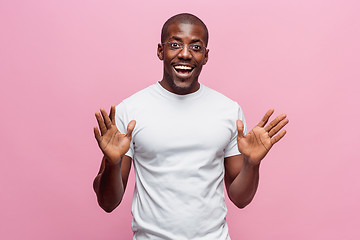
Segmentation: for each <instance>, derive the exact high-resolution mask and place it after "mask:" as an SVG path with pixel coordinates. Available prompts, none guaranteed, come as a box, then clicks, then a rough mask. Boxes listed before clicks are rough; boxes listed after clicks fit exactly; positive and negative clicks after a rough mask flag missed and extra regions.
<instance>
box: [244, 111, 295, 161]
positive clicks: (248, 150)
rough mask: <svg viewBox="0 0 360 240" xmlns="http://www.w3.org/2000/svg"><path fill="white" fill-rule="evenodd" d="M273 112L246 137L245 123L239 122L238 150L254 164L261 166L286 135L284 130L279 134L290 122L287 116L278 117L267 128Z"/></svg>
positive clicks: (268, 113)
mask: <svg viewBox="0 0 360 240" xmlns="http://www.w3.org/2000/svg"><path fill="white" fill-rule="evenodd" d="M273 112H274V111H273V110H269V111H268V112H267V113H266V114H265V116H264V117H263V119H262V120H261V121H260V122H259V124H258V125H257V126H255V127H254V128H253V129H252V130H251V131H250V132H249V133H248V134H246V135H244V134H243V127H244V126H243V123H242V122H241V121H240V120H239V121H238V137H237V141H238V148H239V151H240V152H241V153H242V154H243V155H244V157H245V158H246V159H247V160H248V161H250V163H252V164H259V163H260V162H261V160H262V159H263V158H264V157H265V156H266V154H267V153H268V152H269V150H270V149H271V147H272V146H273V145H274V144H275V143H276V142H278V141H279V140H280V139H281V138H282V137H283V136H284V135H285V133H286V131H285V130H283V131H281V132H280V133H279V134H277V133H278V132H279V131H280V130H281V129H282V128H283V127H284V126H285V125H286V124H287V123H288V122H289V121H288V119H286V115H285V114H283V115H280V116H278V117H277V118H275V119H274V120H273V121H272V122H271V123H269V124H268V125H267V126H265V125H266V123H267V122H268V120H269V118H270V116H271V115H272V114H273ZM276 134H277V135H276Z"/></svg>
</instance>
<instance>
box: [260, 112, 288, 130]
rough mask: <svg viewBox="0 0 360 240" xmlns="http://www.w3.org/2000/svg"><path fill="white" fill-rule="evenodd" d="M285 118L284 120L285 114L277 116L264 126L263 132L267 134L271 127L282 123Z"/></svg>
mask: <svg viewBox="0 0 360 240" xmlns="http://www.w3.org/2000/svg"><path fill="white" fill-rule="evenodd" d="M285 118H286V114H281V115H279V116H277V117H276V118H275V119H274V120H272V121H271V122H270V123H269V124H268V125H266V127H265V131H267V132H269V131H270V130H271V129H272V128H273V127H275V126H276V125H277V124H278V123H279V122H280V121H282V120H283V119H285Z"/></svg>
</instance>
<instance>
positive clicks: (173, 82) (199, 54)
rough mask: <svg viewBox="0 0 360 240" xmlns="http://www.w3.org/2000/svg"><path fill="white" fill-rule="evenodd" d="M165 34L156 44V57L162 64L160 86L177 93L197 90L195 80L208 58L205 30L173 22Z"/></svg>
mask: <svg viewBox="0 0 360 240" xmlns="http://www.w3.org/2000/svg"><path fill="white" fill-rule="evenodd" d="M167 33H168V34H167V37H166V40H165V42H164V43H163V44H159V45H158V57H159V59H160V60H163V61H164V76H163V79H162V81H161V85H162V86H163V87H164V88H165V89H167V90H168V91H170V92H173V93H176V94H188V93H193V92H195V91H197V90H198V89H199V86H200V85H199V82H198V77H199V75H200V72H201V69H202V66H203V65H205V64H206V62H207V59H208V51H209V50H208V49H206V48H205V42H204V39H205V30H204V28H203V27H202V26H201V25H199V24H190V23H173V24H171V25H170V26H169V27H168V31H167ZM179 46H180V47H179ZM181 46H184V47H183V48H182V49H181ZM201 47H202V48H201ZM198 49H202V50H201V51H198Z"/></svg>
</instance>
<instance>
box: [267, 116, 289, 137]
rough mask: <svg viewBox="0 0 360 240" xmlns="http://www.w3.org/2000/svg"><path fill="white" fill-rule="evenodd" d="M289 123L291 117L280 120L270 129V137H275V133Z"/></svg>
mask: <svg viewBox="0 0 360 240" xmlns="http://www.w3.org/2000/svg"><path fill="white" fill-rule="evenodd" d="M288 123H289V119H287V118H285V119H283V120H282V121H280V122H279V123H278V124H277V125H276V126H275V127H273V128H272V129H271V130H270V132H269V137H273V136H274V135H275V134H277V133H278V132H279V131H280V130H281V129H282V128H283V127H284V126H285V125H286V124H288Z"/></svg>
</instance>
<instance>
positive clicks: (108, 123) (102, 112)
mask: <svg viewBox="0 0 360 240" xmlns="http://www.w3.org/2000/svg"><path fill="white" fill-rule="evenodd" d="M100 112H101V115H102V117H103V119H104V122H105V125H106V128H107V129H109V128H111V120H110V118H109V116H108V115H107V113H106V111H105V109H103V108H101V109H100Z"/></svg>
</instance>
